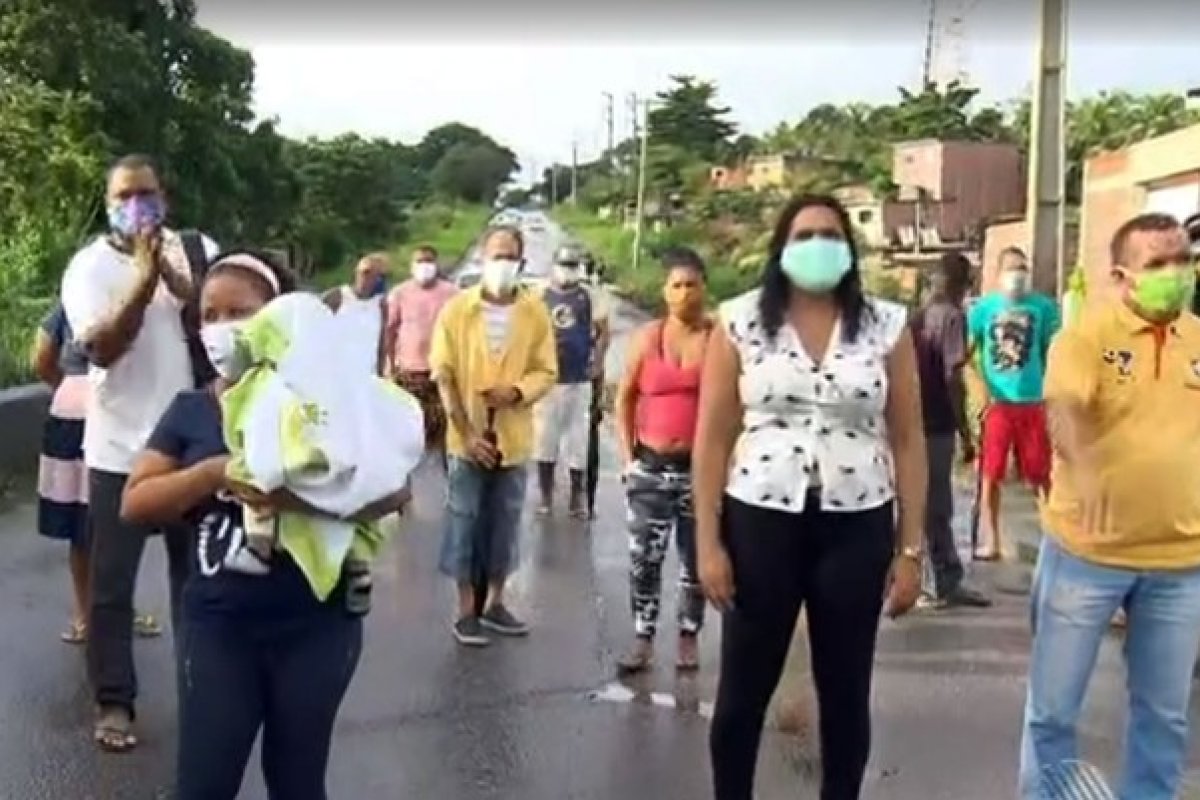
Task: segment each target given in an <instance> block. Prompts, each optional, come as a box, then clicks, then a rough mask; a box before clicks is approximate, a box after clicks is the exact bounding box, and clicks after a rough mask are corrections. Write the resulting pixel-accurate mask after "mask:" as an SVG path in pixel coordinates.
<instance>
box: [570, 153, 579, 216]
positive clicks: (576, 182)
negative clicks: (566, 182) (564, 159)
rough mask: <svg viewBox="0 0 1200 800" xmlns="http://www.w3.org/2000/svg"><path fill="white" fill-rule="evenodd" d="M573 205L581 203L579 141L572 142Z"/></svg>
mask: <svg viewBox="0 0 1200 800" xmlns="http://www.w3.org/2000/svg"><path fill="white" fill-rule="evenodd" d="M571 205H573V206H577V205H579V142H571Z"/></svg>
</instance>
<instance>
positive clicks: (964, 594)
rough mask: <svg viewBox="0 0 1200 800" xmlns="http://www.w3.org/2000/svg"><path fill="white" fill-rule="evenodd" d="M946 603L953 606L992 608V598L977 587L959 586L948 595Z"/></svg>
mask: <svg viewBox="0 0 1200 800" xmlns="http://www.w3.org/2000/svg"><path fill="white" fill-rule="evenodd" d="M946 605H947V606H950V607H952V608H991V605H992V599H991V598H990V597H988V596H987V595H985V594H984V593H983V592H980V591H979V590H977V589H972V588H971V587H969V586H959V587H958V588H957V589H955V590H954V591H953V592H950V593H949V594H947V595H946Z"/></svg>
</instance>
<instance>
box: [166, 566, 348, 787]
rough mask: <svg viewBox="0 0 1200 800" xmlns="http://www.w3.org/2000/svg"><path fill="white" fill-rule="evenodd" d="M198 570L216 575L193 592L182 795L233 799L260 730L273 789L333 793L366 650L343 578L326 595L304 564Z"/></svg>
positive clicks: (187, 610)
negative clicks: (343, 713)
mask: <svg viewBox="0 0 1200 800" xmlns="http://www.w3.org/2000/svg"><path fill="white" fill-rule="evenodd" d="M196 580H197V581H199V582H204V581H210V582H211V583H210V585H207V586H206V585H203V584H197V583H193V585H192V586H190V587H189V588H188V590H187V594H186V595H185V597H184V603H185V607H184V612H183V614H184V633H183V637H182V644H181V645H180V655H181V661H182V662H183V664H184V668H183V680H182V681H181V682H180V685H179V744H178V753H177V762H176V764H177V781H178V784H177V787H176V788H177V793H176V794H177V797H178V800H234V798H236V797H237V796H238V790H239V788H240V787H241V785H242V778H243V776H244V773H245V770H246V765H247V763H248V762H249V760H250V753H251V750H252V749H253V747H254V741H255V739H256V738H258V735H259V732H260V731H261V733H262V771H263V777H264V778H265V780H266V784H267V795H268V796H269V797H270V798H271V800H327V798H328V794H327V793H326V791H325V772H326V768H327V766H328V764H329V754H330V748H331V744H332V741H333V728H334V723H335V721H336V719H337V714H338V709H339V708H340V707H341V704H342V700H343V699H344V698H345V696H346V690H347V689H348V688H349V686H350V681H351V679H352V678H353V677H354V672H355V670H356V669H357V667H358V661H359V658H360V656H361V655H362V642H363V619H362V617H357V616H351V615H350V614H348V613H347V612H346V610H345V605H346V598H345V591H344V589H343V588H341V587H339V589H337V590H335V592H334V594H333V595H332V596H331V597H330V599H329V600H328V601H326V602H324V603H319V602H318V601H317V600H316V598H315V597H314V596H313V594H312V591H311V590H310V589H309V588H308V584H307V582H306V579H305V578H304V577H303V575H302V574H301V573H300V571H299V570H298V569H297V568H295V567H294V566H291V567H283V566H279V565H276V566H274V567H273V572H272V573H271V574H270V575H267V576H262V577H259V576H251V577H247V576H231V577H229V578H228V579H223V578H222V577H221V576H218V577H217V578H213V579H209V578H197V579H196ZM222 582H223V583H225V584H226V585H229V586H231V591H230V592H228V593H225V594H223V593H222V587H221V584H222ZM249 582H253V583H252V584H251V583H249ZM210 609H211V610H210Z"/></svg>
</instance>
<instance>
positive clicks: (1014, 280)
mask: <svg viewBox="0 0 1200 800" xmlns="http://www.w3.org/2000/svg"><path fill="white" fill-rule="evenodd" d="M1000 288H1001V289H1002V290H1003V291H1004V293H1005V294H1009V295H1013V296H1019V295H1023V294H1025V292H1027V291H1028V290H1029V273H1028V272H1025V271H1024V270H1017V269H1013V270H1009V271H1007V272H1005V273H1004V274H1003V275H1001V276H1000Z"/></svg>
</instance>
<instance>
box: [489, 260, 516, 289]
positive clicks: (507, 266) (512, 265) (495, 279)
mask: <svg viewBox="0 0 1200 800" xmlns="http://www.w3.org/2000/svg"><path fill="white" fill-rule="evenodd" d="M520 267H521V264H520V262H519V261H509V260H508V259H493V260H491V261H485V262H484V264H483V277H482V282H483V288H484V289H485V290H486V291H487V292H488V294H494V295H503V294H508V292H509V291H510V290H511V289H512V288H513V286H515V285H516V283H517V271H518V270H519V269H520Z"/></svg>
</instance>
